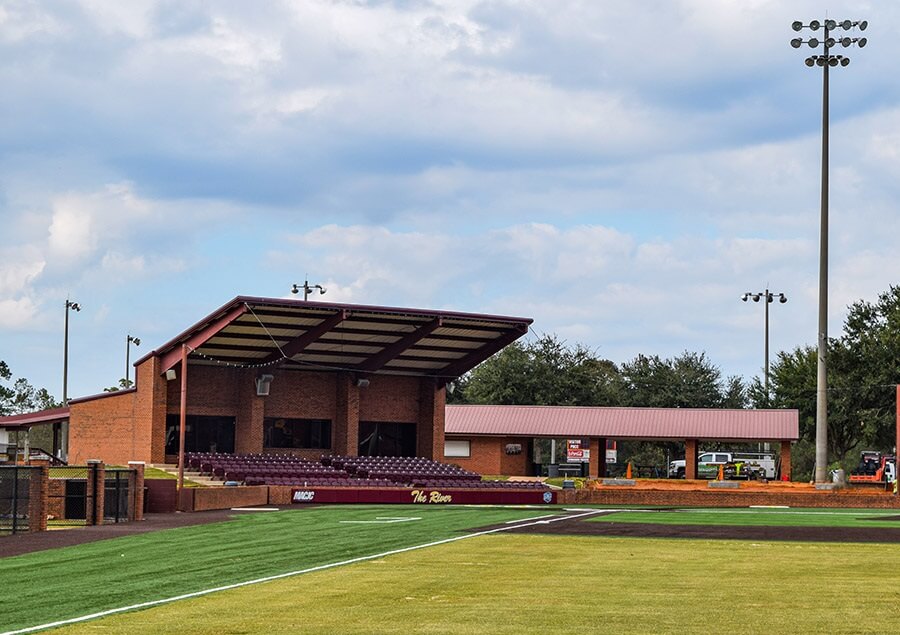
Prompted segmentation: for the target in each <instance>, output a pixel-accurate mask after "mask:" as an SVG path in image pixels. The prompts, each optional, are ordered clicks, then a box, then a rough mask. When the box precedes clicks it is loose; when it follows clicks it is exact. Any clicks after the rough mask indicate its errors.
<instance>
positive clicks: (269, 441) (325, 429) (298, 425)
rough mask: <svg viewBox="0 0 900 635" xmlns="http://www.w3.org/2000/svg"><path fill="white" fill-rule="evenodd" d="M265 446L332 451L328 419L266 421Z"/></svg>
mask: <svg viewBox="0 0 900 635" xmlns="http://www.w3.org/2000/svg"><path fill="white" fill-rule="evenodd" d="M263 446H264V447H267V448H305V449H314V450H330V449H331V421H330V420H328V419H280V418H279V419H268V418H267V419H265V420H264V421H263Z"/></svg>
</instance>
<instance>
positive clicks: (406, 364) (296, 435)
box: [0, 297, 531, 464]
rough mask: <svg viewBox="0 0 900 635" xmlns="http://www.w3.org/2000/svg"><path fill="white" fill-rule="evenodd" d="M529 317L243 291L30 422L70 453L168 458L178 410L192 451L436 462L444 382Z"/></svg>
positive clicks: (79, 457) (512, 335)
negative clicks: (130, 372) (101, 384)
mask: <svg viewBox="0 0 900 635" xmlns="http://www.w3.org/2000/svg"><path fill="white" fill-rule="evenodd" d="M530 324H531V320H530V319H527V318H514V317H503V316H493V315H477V314H469V313H457V312H449V311H431V310H417V309H401V308H391V307H375V306H358V305H345V304H328V303H321V302H310V301H302V300H286V299H273V298H256V297H237V298H235V299H234V300H232V301H231V302H229V303H227V304H225V305H224V306H222V307H220V308H219V309H217V310H216V311H214V312H213V313H212V314H210V315H209V316H207V317H205V318H204V319H202V320H200V321H199V322H197V323H196V324H194V325H193V326H191V327H190V328H188V329H187V330H185V331H184V332H182V333H180V334H179V335H177V336H176V337H174V338H173V339H172V340H170V341H169V342H167V343H165V344H163V345H162V346H160V347H159V348H157V349H155V350H153V351H152V352H150V353H149V354H148V355H146V356H145V357H143V358H142V359H140V360H138V361H137V362H135V364H134V366H135V369H136V371H135V385H134V387H133V388H130V389H127V390H121V391H118V392H112V393H104V394H101V395H94V396H90V397H84V398H79V399H71V400H70V401H69V406H68V408H67V409H57V410H55V411H52V412H48V413H46V416H47V417H49V419H47V421H44V420H43V419H42V413H35V414H33V415H29V418H28V421H27V425H39V424H42V423H53V424H54V428H55V429H59V434H60V436H61V437H62V438H60V439H58V441H57V442H56V443H55V444H54V445H56V446H58V447H59V448H60V453H64V454H66V455H67V459H68V461H69V462H70V463H84V462H85V461H87V460H88V459H101V460H103V461H105V462H107V463H112V464H124V463H126V462H128V461H146V462H151V463H162V462H170V463H171V462H174V460H175V458H176V454H177V452H178V445H179V432H180V428H179V422H180V420H181V416H182V408H183V409H184V416H185V421H186V425H185V450H186V451H219V452H235V453H260V452H277V453H292V454H297V455H301V456H310V457H315V458H318V457H319V456H321V455H322V454H342V455H356V454H372V455H376V454H378V455H394V456H416V455H418V456H424V457H428V458H433V459H436V460H441V459H442V458H443V452H444V402H445V386H446V384H447V383H448V382H449V381H451V380H452V379H454V378H456V377H458V376H460V375H462V374H463V373H465V372H466V371H468V370H470V369H472V368H474V367H475V366H476V365H477V364H479V363H480V362H481V361H483V360H485V359H487V358H488V357H490V356H491V355H493V354H494V353H496V352H497V351H499V350H501V349H502V348H503V347H505V346H506V345H508V344H509V343H511V342H513V341H514V340H516V339H518V338H519V337H521V336H522V335H524V334H525V333H527V332H528V326H529V325H530ZM183 394H184V398H183V397H182V395H183ZM13 423H19V424H20V425H23V424H22V423H21V422H17V421H10V424H11V425H12V424H13ZM3 425H4V421H3V420H2V419H0V427H2V426H3ZM66 431H67V433H66Z"/></svg>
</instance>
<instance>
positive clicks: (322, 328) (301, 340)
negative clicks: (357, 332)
mask: <svg viewBox="0 0 900 635" xmlns="http://www.w3.org/2000/svg"><path fill="white" fill-rule="evenodd" d="M349 317H350V311H347V310H346V309H342V310H340V311H338V312H336V313H333V314H331V315H329V316H328V317H327V318H325V319H324V320H322V321H321V322H319V323H318V324H317V325H316V326H314V327H312V328H311V329H309V330H308V331H305V332H304V333H303V335H298V336H297V337H295V338H294V339H292V340H291V341H290V342H288V343H287V344H285V345H284V346H282V347H281V350H276V351H273V352H272V354H271V355H269V356H268V357H266V358H265V359H263V360H262V363H263V364H268V363H269V362H274V361H277V360H279V359H281V358H282V352H283V353H284V357H287V358H291V357H293V356H294V355H296V354H297V353H299V352H300V351H302V350H303V349H304V348H306V347H307V346H309V345H310V344H312V343H313V342H315V341H316V340H317V339H319V338H320V337H322V336H323V335H325V333H327V332H328V331H330V330H331V329H333V328H334V327H336V326H337V325H338V324H340V323H341V322H343V321H344V320H346V319H347V318H349Z"/></svg>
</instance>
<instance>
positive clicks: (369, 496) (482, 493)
mask: <svg viewBox="0 0 900 635" xmlns="http://www.w3.org/2000/svg"><path fill="white" fill-rule="evenodd" d="M291 502H293V503H314V504H315V503H368V504H372V503H380V504H384V503H388V504H411V505H454V504H456V505H540V504H545V505H548V504H553V503H555V502H556V492H552V491H550V490H531V491H525V490H518V491H517V490H506V491H498V490H495V491H486V490H478V489H472V490H466V489H436V488H422V489H400V488H397V489H393V488H392V489H375V488H360V489H351V488H327V487H302V488H293V489H292V490H291Z"/></svg>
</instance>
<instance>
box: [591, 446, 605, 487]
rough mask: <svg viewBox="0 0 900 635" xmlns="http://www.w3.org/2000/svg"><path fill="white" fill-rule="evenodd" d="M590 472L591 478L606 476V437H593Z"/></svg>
mask: <svg viewBox="0 0 900 635" xmlns="http://www.w3.org/2000/svg"><path fill="white" fill-rule="evenodd" d="M588 474H590V476H591V478H604V477H605V476H606V439H591V463H590V468H589V469H588Z"/></svg>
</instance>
